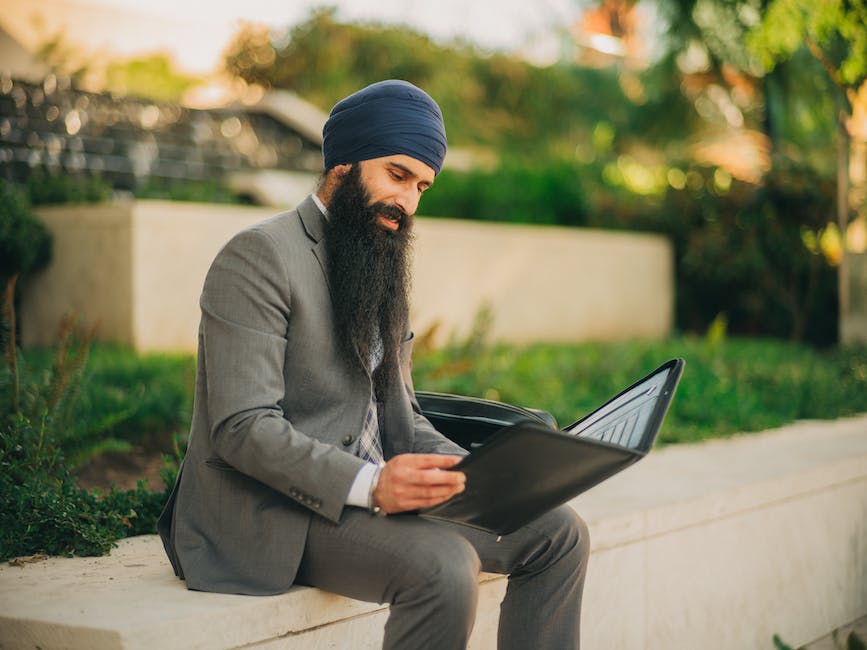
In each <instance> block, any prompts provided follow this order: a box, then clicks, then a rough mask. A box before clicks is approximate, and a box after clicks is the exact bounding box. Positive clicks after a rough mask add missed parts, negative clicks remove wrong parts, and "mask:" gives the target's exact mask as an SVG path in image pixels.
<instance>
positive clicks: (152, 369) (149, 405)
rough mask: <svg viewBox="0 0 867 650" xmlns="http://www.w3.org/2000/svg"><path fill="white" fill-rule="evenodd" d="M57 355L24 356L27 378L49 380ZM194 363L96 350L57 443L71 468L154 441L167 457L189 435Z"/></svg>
mask: <svg viewBox="0 0 867 650" xmlns="http://www.w3.org/2000/svg"><path fill="white" fill-rule="evenodd" d="M53 359H54V350H53V349H49V348H34V349H30V350H26V351H25V353H24V365H25V366H26V373H27V374H28V375H29V376H31V377H34V376H35V377H38V376H39V375H41V374H44V375H48V374H49V372H50V368H51V365H52V362H53ZM195 372H196V369H195V359H194V358H193V357H192V356H191V355H188V354H142V355H137V354H135V353H134V352H133V351H132V350H130V349H129V348H126V347H122V346H119V345H108V344H98V343H95V344H92V345H91V346H90V349H89V351H88V357H87V363H86V365H85V367H84V371H83V376H82V378H81V381H80V382H78V383H77V384H76V385H75V386H74V390H75V391H76V394H75V395H74V396H73V398H72V399H69V400H68V403H69V405H70V406H69V408H70V412H69V413H68V414H65V418H64V420H65V421H66V422H68V423H69V425H68V426H69V429H68V430H66V431H64V432H63V434H62V437H61V438H60V440H59V442H60V444H61V446H62V449H63V452H64V455H65V456H66V458H67V459H68V461H69V463H70V464H71V465H72V466H78V465H80V464H82V463H84V462H86V461H87V460H88V459H89V458H92V457H93V456H95V455H97V454H99V453H100V452H102V451H109V450H115V451H126V450H130V449H132V448H133V446H134V445H137V444H142V443H146V442H150V441H151V440H153V439H154V438H156V439H158V442H159V443H162V444H163V445H164V446H165V448H166V451H168V450H169V447H170V445H171V440H172V435H173V434H175V433H178V432H182V431H186V430H187V429H188V427H189V423H190V415H191V413H192V402H193V389H194V385H195Z"/></svg>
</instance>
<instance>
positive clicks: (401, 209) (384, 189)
mask: <svg viewBox="0 0 867 650" xmlns="http://www.w3.org/2000/svg"><path fill="white" fill-rule="evenodd" d="M357 164H358V165H359V171H360V173H361V176H360V180H361V184H362V186H363V187H364V189H365V190H366V191H367V194H368V197H369V200H370V205H371V206H373V207H374V208H375V211H376V222H377V224H378V225H379V226H380V227H382V228H384V229H385V230H389V231H391V232H396V231H397V230H398V229H399V228H400V227H401V222H405V223H404V224H403V226H404V228H407V227H409V218H411V217H412V216H413V215H414V214H415V211H416V209H417V208H418V202H419V199H420V198H421V195H422V193H423V192H424V191H425V190H427V189H428V188H429V187H430V186H431V185H433V182H434V177H435V176H436V174H435V173H434V170H433V169H431V168H430V167H428V166H427V165H425V164H424V163H423V162H419V161H418V160H416V159H415V158H411V157H409V156H406V155H404V154H395V155H391V156H383V157H382V158H372V159H370V160H363V161H361V162H360V163H357Z"/></svg>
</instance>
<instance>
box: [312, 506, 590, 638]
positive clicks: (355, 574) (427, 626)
mask: <svg viewBox="0 0 867 650" xmlns="http://www.w3.org/2000/svg"><path fill="white" fill-rule="evenodd" d="M589 551H590V543H589V537H588V533H587V526H586V525H585V524H584V522H583V521H582V520H581V518H580V517H578V516H577V515H576V514H575V512H574V511H573V510H572V508H570V507H568V506H561V507H559V508H557V509H555V510H553V511H551V512H549V513H548V514H546V515H543V516H542V517H539V518H538V519H536V520H535V521H533V522H531V523H530V524H528V525H527V526H525V527H523V528H521V529H519V530H517V531H515V532H514V533H511V534H509V535H505V536H503V537H502V538H501V539H500V541H497V537H496V536H495V535H492V534H490V533H486V532H483V531H479V530H475V529H473V528H469V527H467V526H461V525H458V524H451V523H445V522H439V521H428V520H425V519H422V518H420V517H417V516H415V515H396V516H389V517H374V516H372V515H370V514H368V513H367V512H366V511H364V510H361V509H357V508H347V509H346V510H345V511H344V513H343V517H342V519H341V521H340V523H339V524H334V523H332V522H329V521H328V520H326V519H324V518H323V517H314V518H313V522H312V523H311V526H310V530H309V532H308V536H307V544H306V547H305V551H304V556H303V559H302V561H301V567H300V570H299V573H298V577H297V579H296V582H297V583H298V584H304V585H309V586H313V587H319V588H321V589H324V590H326V591H330V592H333V593H337V594H342V595H344V596H348V597H350V598H355V599H357V600H363V601H368V602H377V603H388V604H389V605H390V613H389V617H388V621H387V622H386V625H385V640H384V642H383V647H384V648H387V649H406V650H422V649H430V650H450V649H452V648H454V649H460V648H465V647H466V645H467V641H468V639H469V636H470V632H471V630H472V627H473V622H474V621H475V614H476V601H477V597H478V577H479V571H480V570H482V571H488V572H492V573H500V574H506V575H508V576H509V579H508V587H507V589H506V596H505V598H504V599H503V602H502V604H501V606H500V622H499V628H498V635H497V643H498V648H499V649H500V650H506V649H514V650H519V649H520V650H544V649H546V648H550V649H552V650H567V649H570V648H578V647H579V641H580V634H579V631H580V614H581V594H582V591H583V589H584V576H585V574H586V571H587V559H588V555H589Z"/></svg>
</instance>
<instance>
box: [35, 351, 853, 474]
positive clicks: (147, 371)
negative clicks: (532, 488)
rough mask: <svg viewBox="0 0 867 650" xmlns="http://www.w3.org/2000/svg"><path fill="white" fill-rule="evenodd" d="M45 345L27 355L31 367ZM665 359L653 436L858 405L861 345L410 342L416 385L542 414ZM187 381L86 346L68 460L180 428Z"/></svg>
mask: <svg viewBox="0 0 867 650" xmlns="http://www.w3.org/2000/svg"><path fill="white" fill-rule="evenodd" d="M51 355H52V352H51V350H48V349H36V350H28V351H27V352H26V353H25V362H26V363H27V366H28V369H29V371H30V372H33V371H34V369H38V368H47V367H48V366H50V364H51V358H52V357H51ZM672 357H683V358H684V359H686V369H685V371H684V375H683V378H682V379H681V382H680V387H679V388H678V393H677V396H676V398H675V400H674V403H673V405H672V407H671V410H670V411H669V414H668V417H667V419H666V422H665V424H664V426H663V428H662V431H661V433H660V437H659V442H660V444H671V443H683V442H693V441H697V440H704V439H707V438H714V437H720V436H726V435H730V434H733V433H737V432H749V431H758V430H762V429H767V428H771V427H777V426H781V425H783V424H786V423H788V422H792V421H794V420H797V419H805V418H818V419H830V418H837V417H841V416H844V415H850V414H854V413H865V412H867V348H860V349H832V350H827V351H817V350H815V349H813V348H809V347H806V346H801V345H796V344H792V343H786V342H780V341H773V340H748V339H732V338H729V339H723V340H721V341H719V342H717V343H715V344H714V343H710V342H709V341H707V340H705V339H699V338H673V339H670V340H667V341H662V342H641V341H639V342H628V343H604V344H603V343H584V344H572V345H566V344H561V345H554V344H536V345H527V346H514V345H486V344H484V343H482V342H480V341H479V340H475V341H470V342H464V343H459V344H454V345H451V346H449V347H446V348H443V349H439V350H433V351H424V350H417V351H416V353H415V358H414V367H413V375H414V379H415V386H416V388H417V389H418V390H432V391H440V392H448V393H456V394H461V395H472V396H477V397H486V398H488V399H495V400H500V401H504V402H509V403H512V404H518V405H522V406H528V407H532V408H540V409H544V410H546V411H549V412H551V413H552V414H553V415H554V416H555V417H556V418H557V421H558V422H560V423H561V424H562V425H565V424H569V423H570V422H572V421H574V420H575V419H577V418H578V417H580V416H582V415H584V414H586V413H587V412H589V411H590V410H592V409H593V408H595V407H596V406H598V405H600V404H601V403H602V402H604V401H605V400H607V399H608V398H610V397H612V396H613V395H614V394H615V393H617V392H619V391H620V390H622V389H623V388H625V387H626V386H627V385H629V384H631V383H632V382H633V381H635V380H637V379H638V378H640V377H641V376H643V375H644V374H646V373H648V372H650V371H651V370H652V369H654V368H655V367H657V366H658V365H660V364H661V363H663V362H664V361H666V360H668V359H670V358H672ZM194 385H195V361H194V358H193V357H192V355H166V354H144V355H136V354H135V353H134V352H132V351H131V350H129V349H127V348H124V347H120V346H113V345H105V344H94V345H93V346H92V347H91V349H90V352H89V357H88V361H87V365H86V369H85V375H84V377H83V381H82V382H81V387H80V389H79V391H80V392H79V394H78V396H77V398H76V400H75V406H74V412H73V413H72V417H71V418H70V420H71V421H72V422H74V423H75V424H74V429H73V430H72V431H70V432H69V434H68V435H66V436H64V439H63V441H62V444H63V448H64V453H65V454H66V456H67V458H69V459H70V460H71V461H72V464H78V463H80V462H83V461H84V460H86V459H87V458H88V457H91V456H93V455H94V454H95V453H98V452H99V451H102V450H104V449H124V448H131V447H132V446H133V445H135V444H138V443H140V442H142V441H143V440H145V439H147V438H148V437H149V436H154V435H156V436H160V439H161V440H162V441H163V442H164V443H165V445H166V451H168V449H169V446H170V444H171V439H172V435H173V434H175V433H181V434H184V433H185V432H186V430H187V428H188V426H189V419H190V413H191V409H192V398H193V389H194Z"/></svg>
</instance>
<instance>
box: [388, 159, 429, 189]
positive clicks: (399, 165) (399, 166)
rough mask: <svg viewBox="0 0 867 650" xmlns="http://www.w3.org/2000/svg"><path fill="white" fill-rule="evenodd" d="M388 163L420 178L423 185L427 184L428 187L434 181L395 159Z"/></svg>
mask: <svg viewBox="0 0 867 650" xmlns="http://www.w3.org/2000/svg"><path fill="white" fill-rule="evenodd" d="M388 164H389V165H391V166H392V167H397V168H398V169H399V170H401V171H402V172H404V173H406V174H409V175H410V176H412V177H414V178H418V179H419V180H420V181H421V183H422V184H423V185H427V186H428V187H431V186H432V185H433V181H426V180H424V179H422V178H421V177H420V176H419V175H418V174H416V173H415V172H414V171H412V170H411V169H410V168H409V167H407V166H406V165H402V164H401V163H399V162H394V161H393V160H390V161H389V162H388Z"/></svg>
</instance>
